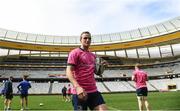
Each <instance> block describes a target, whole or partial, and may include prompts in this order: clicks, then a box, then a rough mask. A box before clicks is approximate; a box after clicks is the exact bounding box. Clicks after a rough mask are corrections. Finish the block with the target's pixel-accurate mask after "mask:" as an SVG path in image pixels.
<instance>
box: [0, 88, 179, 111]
mask: <svg viewBox="0 0 180 111" xmlns="http://www.w3.org/2000/svg"><path fill="white" fill-rule="evenodd" d="M103 97H104V99H105V101H106V104H107V106H108V109H109V110H138V104H137V98H136V94H135V93H115V94H103ZM3 100H4V98H1V99H0V110H3ZM148 101H149V103H150V107H151V110H180V91H178V92H150V93H149V96H148ZM40 103H43V104H44V105H43V106H39V104H40ZM29 108H30V109H29V110H34V111H38V110H42V111H43V110H73V109H72V103H71V102H64V101H62V96H61V95H48V96H46V95H41V96H40V95H37V96H36V95H32V96H29ZM12 109H13V110H19V109H20V97H19V96H14V98H13V102H12Z"/></svg>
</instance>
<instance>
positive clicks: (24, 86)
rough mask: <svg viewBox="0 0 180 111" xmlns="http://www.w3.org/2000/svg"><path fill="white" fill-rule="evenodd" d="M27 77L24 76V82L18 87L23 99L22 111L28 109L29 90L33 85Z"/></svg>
mask: <svg viewBox="0 0 180 111" xmlns="http://www.w3.org/2000/svg"><path fill="white" fill-rule="evenodd" d="M27 77H28V76H27V75H24V76H23V81H21V82H20V83H19V85H18V86H17V88H18V91H19V92H20V97H21V101H20V103H21V110H24V109H28V90H29V88H31V84H30V83H29V82H28V81H27Z"/></svg>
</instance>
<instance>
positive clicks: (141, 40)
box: [0, 17, 180, 58]
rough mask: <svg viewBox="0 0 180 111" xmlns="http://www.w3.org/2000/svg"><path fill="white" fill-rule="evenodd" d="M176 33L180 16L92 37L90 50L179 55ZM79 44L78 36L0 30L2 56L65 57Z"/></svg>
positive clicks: (126, 54)
mask: <svg viewBox="0 0 180 111" xmlns="http://www.w3.org/2000/svg"><path fill="white" fill-rule="evenodd" d="M179 30H180V17H176V18H174V19H171V20H169V21H165V22H162V23H159V24H155V25H151V26H147V27H143V28H138V29H135V30H131V31H126V32H119V33H111V34H101V35H92V38H93V39H92V46H91V48H90V49H91V50H92V51H93V52H94V53H96V54H98V55H109V56H118V57H127V58H128V57H129V58H154V57H155V58H158V57H160V58H161V57H167V56H176V55H179V54H180V53H179V50H180V48H179V47H180V44H179V40H180V31H179ZM79 45H80V41H79V36H50V35H39V34H30V33H24V32H16V31H11V30H6V29H0V47H1V48H2V49H0V50H1V51H2V52H4V53H3V54H1V55H2V56H4V55H11V54H30V55H34V53H36V54H37V55H39V53H42V52H44V53H46V54H47V55H49V56H53V55H54V56H61V55H65V56H67V55H68V53H69V51H70V50H72V49H73V48H75V47H78V46H79ZM11 52H12V53H11ZM32 52H34V53H32ZM36 54H35V55H36ZM46 54H45V55H46Z"/></svg>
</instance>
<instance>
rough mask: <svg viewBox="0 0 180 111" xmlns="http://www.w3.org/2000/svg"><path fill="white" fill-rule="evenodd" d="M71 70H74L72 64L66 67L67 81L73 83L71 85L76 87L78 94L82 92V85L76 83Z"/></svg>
mask: <svg viewBox="0 0 180 111" xmlns="http://www.w3.org/2000/svg"><path fill="white" fill-rule="evenodd" d="M73 70H74V66H73V65H68V66H67V68H66V76H67V77H68V79H69V81H70V82H71V83H72V84H73V86H74V87H75V88H76V91H77V94H78V95H79V94H81V93H83V92H84V90H83V88H82V87H80V85H79V84H78V82H77V81H76V79H75V78H74V76H73Z"/></svg>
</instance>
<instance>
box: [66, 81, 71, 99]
mask: <svg viewBox="0 0 180 111" xmlns="http://www.w3.org/2000/svg"><path fill="white" fill-rule="evenodd" d="M67 95H68V96H67V101H68V102H70V101H71V85H70V84H68V88H67Z"/></svg>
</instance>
